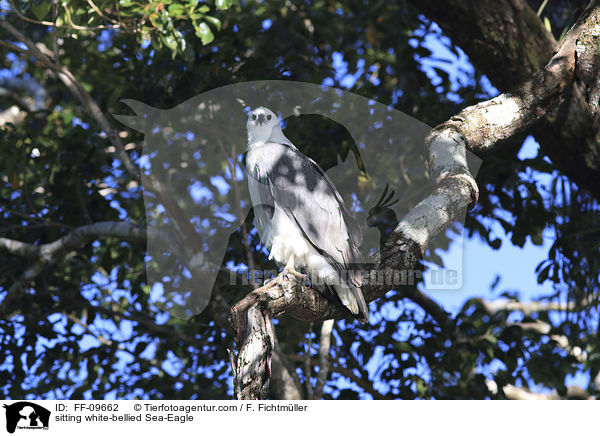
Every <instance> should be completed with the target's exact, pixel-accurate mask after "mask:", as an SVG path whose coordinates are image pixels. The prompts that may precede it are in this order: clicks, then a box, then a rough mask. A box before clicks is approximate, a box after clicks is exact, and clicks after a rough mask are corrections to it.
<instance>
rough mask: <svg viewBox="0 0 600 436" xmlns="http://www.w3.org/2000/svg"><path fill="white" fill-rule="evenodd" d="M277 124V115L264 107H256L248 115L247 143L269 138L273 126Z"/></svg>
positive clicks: (250, 143)
mask: <svg viewBox="0 0 600 436" xmlns="http://www.w3.org/2000/svg"><path fill="white" fill-rule="evenodd" d="M275 126H277V127H280V126H279V119H278V118H277V115H275V113H274V112H273V111H272V110H270V109H267V108H266V107H263V106H261V107H258V108H256V109H254V110H253V111H252V112H250V115H248V122H247V123H246V128H247V129H248V145H256V144H259V143H265V142H267V141H268V140H269V138H271V134H272V133H273V127H275Z"/></svg>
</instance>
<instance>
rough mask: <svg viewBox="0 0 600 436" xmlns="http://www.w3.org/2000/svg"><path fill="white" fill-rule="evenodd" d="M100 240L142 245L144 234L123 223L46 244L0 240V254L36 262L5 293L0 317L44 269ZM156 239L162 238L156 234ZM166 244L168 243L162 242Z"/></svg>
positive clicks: (77, 231)
mask: <svg viewBox="0 0 600 436" xmlns="http://www.w3.org/2000/svg"><path fill="white" fill-rule="evenodd" d="M151 231H152V232H154V230H151ZM100 237H116V238H119V239H122V240H127V241H132V242H145V241H146V230H144V229H141V228H139V227H138V226H136V225H134V224H130V223H126V222H113V221H104V222H98V223H94V224H90V225H85V226H81V227H78V228H75V229H74V230H72V231H71V232H69V233H67V234H66V235H65V236H63V237H62V238H60V239H57V240H56V241H54V242H49V243H47V244H39V245H35V244H29V243H25V242H20V241H15V240H12V239H7V238H0V250H2V251H4V252H6V253H9V254H12V255H17V256H23V257H28V258H32V259H35V261H34V262H33V264H32V265H30V266H29V267H28V268H26V269H25V271H24V272H23V274H22V275H21V277H20V278H19V279H18V280H17V281H15V282H14V283H13V284H12V286H11V287H10V288H9V289H8V291H7V293H6V296H5V297H4V300H2V303H0V313H4V314H6V310H7V308H8V307H10V305H11V303H12V301H14V299H16V298H17V297H18V295H19V293H20V291H21V289H22V288H23V287H25V286H27V285H28V284H29V283H30V282H32V281H33V280H34V279H35V278H36V277H37V276H38V275H39V274H40V273H41V272H42V271H43V270H44V269H45V268H46V267H48V266H49V265H52V264H54V263H56V262H57V261H59V260H60V259H61V258H62V257H63V256H64V255H65V254H67V253H68V252H69V251H70V250H74V249H76V248H79V247H81V246H82V245H84V244H86V243H88V242H91V241H93V240H95V239H97V238H100ZM157 237H162V235H160V234H157ZM164 242H165V243H169V241H168V240H165V241H164Z"/></svg>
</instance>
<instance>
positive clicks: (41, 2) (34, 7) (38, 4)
mask: <svg viewBox="0 0 600 436" xmlns="http://www.w3.org/2000/svg"><path fill="white" fill-rule="evenodd" d="M51 7H52V3H51V2H50V1H49V0H34V1H33V2H32V3H31V11H32V12H33V15H35V16H36V18H37V19H38V20H43V19H44V18H46V15H48V12H50V8H51Z"/></svg>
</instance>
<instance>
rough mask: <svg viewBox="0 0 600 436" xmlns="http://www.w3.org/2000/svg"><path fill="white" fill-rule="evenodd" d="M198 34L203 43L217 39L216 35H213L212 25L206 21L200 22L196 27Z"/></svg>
mask: <svg viewBox="0 0 600 436" xmlns="http://www.w3.org/2000/svg"><path fill="white" fill-rule="evenodd" d="M196 36H197V37H198V38H200V39H201V40H202V44H203V45H206V44H210V43H211V42H212V41H213V39H215V35H213V33H212V31H211V30H210V27H208V24H206V23H204V22H203V23H200V24H199V25H198V27H197V28H196Z"/></svg>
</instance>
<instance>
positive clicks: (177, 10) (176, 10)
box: [168, 3, 185, 18]
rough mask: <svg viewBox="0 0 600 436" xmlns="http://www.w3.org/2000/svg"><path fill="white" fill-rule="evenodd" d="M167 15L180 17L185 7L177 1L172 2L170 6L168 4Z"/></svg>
mask: <svg viewBox="0 0 600 436" xmlns="http://www.w3.org/2000/svg"><path fill="white" fill-rule="evenodd" d="M168 11H169V15H170V16H172V17H173V18H177V17H181V16H182V15H183V14H184V12H185V8H184V7H183V6H182V5H180V4H177V3H173V4H172V5H171V6H169V9H168Z"/></svg>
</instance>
